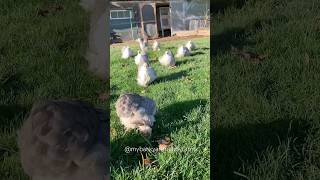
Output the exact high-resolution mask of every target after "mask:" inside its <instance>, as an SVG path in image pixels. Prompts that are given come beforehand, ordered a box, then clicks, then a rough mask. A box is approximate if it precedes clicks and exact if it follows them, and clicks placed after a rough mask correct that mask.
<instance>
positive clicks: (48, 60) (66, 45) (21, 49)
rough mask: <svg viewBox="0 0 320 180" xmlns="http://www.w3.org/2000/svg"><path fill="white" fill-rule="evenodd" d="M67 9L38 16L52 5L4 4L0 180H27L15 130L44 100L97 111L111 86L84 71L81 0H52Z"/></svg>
mask: <svg viewBox="0 0 320 180" xmlns="http://www.w3.org/2000/svg"><path fill="white" fill-rule="evenodd" d="M54 2H55V3H57V4H61V5H62V6H63V7H64V10H63V11H59V12H57V13H56V14H49V15H48V16H47V17H40V16H37V10H38V8H42V7H46V6H50V5H53V4H54V3H53V1H48V0H47V1H43V0H30V1H22V0H14V1H8V0H7V1H0V22H1V23H0V32H1V33H0V124H1V126H0V177H1V178H0V179H5V180H18V179H27V177H26V176H25V175H24V173H23V171H22V168H21V165H20V160H19V155H18V148H17V144H16V137H17V136H16V131H17V130H18V128H19V127H20V125H21V122H22V121H23V119H24V118H25V116H26V113H27V112H28V111H29V110H30V108H31V106H32V104H33V103H34V102H35V101H38V100H40V99H60V98H76V99H81V100H85V101H88V102H90V103H92V104H95V105H97V106H99V107H107V106H108V103H107V102H103V101H101V100H99V99H98V95H99V93H101V92H106V88H107V85H106V84H105V83H103V82H101V81H99V80H98V79H96V78H95V77H93V76H91V75H90V74H89V73H87V71H86V67H87V62H86V60H85V59H84V57H83V55H84V53H85V50H86V46H87V33H88V29H89V26H88V25H89V24H88V16H87V14H86V13H85V12H84V11H83V10H82V9H81V8H80V7H79V6H78V1H77V0H73V1H62V0H61V1H54Z"/></svg>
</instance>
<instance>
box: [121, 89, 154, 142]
mask: <svg viewBox="0 0 320 180" xmlns="http://www.w3.org/2000/svg"><path fill="white" fill-rule="evenodd" d="M156 111H157V109H156V103H155V102H154V101H153V100H152V99H150V98H148V97H144V96H140V95H138V94H135V93H126V94H123V95H121V96H120V97H119V98H118V100H117V102H116V112H117V115H118V117H119V118H120V121H121V124H122V125H124V127H125V129H126V130H130V129H138V130H139V131H140V132H141V133H142V134H143V135H145V136H150V135H151V133H152V127H153V125H154V122H155V117H154V116H155V114H156Z"/></svg>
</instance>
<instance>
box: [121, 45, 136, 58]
mask: <svg viewBox="0 0 320 180" xmlns="http://www.w3.org/2000/svg"><path fill="white" fill-rule="evenodd" d="M121 52H122V56H121V57H122V59H128V58H130V57H132V56H134V53H133V51H132V50H131V49H130V47H129V46H124V47H123V48H122V51H121Z"/></svg>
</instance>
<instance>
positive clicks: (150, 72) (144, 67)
mask: <svg viewBox="0 0 320 180" xmlns="http://www.w3.org/2000/svg"><path fill="white" fill-rule="evenodd" d="M156 79H157V73H156V71H155V70H154V69H153V68H152V67H151V65H150V64H149V63H147V62H144V63H142V64H141V65H140V66H139V67H138V75H137V82H138V85H140V86H142V87H147V86H148V85H149V84H151V83H152V82H153V81H154V80H156Z"/></svg>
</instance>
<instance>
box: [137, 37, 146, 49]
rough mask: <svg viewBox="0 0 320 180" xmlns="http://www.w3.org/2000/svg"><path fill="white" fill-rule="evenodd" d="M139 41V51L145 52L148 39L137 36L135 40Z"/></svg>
mask: <svg viewBox="0 0 320 180" xmlns="http://www.w3.org/2000/svg"><path fill="white" fill-rule="evenodd" d="M136 41H137V42H138V43H139V47H140V50H141V51H144V52H147V51H148V39H147V38H145V39H142V38H138V39H137V40H136Z"/></svg>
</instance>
